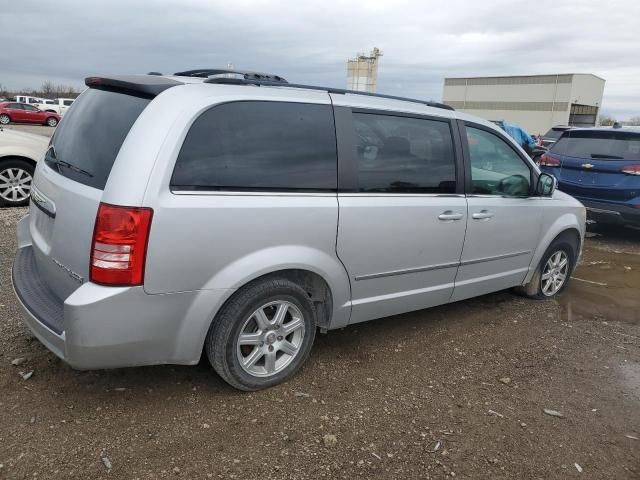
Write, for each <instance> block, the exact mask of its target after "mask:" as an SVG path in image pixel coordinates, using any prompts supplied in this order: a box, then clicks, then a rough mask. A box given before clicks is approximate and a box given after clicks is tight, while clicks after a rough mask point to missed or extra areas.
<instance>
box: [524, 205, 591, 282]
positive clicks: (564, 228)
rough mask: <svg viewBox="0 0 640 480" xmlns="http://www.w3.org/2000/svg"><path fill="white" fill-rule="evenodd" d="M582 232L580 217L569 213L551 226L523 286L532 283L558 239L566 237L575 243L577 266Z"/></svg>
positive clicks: (535, 254)
mask: <svg viewBox="0 0 640 480" xmlns="http://www.w3.org/2000/svg"><path fill="white" fill-rule="evenodd" d="M582 231H583V230H582V228H581V226H580V222H579V220H578V217H577V216H576V215H574V214H570V213H567V214H565V215H562V216H560V217H559V218H558V219H556V221H555V222H554V223H553V224H552V225H551V227H549V228H548V229H547V231H546V233H545V234H544V235H543V236H542V238H541V240H540V242H539V243H538V248H537V249H536V251H535V253H534V255H533V257H532V258H531V263H530V264H529V273H528V274H527V276H526V277H525V279H524V281H523V282H522V285H526V284H527V283H529V282H530V281H531V278H532V277H533V275H534V274H535V272H536V269H537V268H538V264H539V263H540V260H541V259H542V256H543V255H544V253H545V252H546V251H547V249H548V248H549V246H550V245H551V244H552V243H553V242H554V241H556V239H558V238H563V237H566V238H567V239H568V240H570V241H571V242H572V243H573V245H575V254H576V258H575V262H574V263H575V264H577V262H578V258H579V257H580V252H581V249H582V242H583V234H582ZM575 264H574V268H575Z"/></svg>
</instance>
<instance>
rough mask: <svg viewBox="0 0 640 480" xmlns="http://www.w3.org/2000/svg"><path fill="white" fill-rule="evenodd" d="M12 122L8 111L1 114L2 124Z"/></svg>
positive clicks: (0, 120)
mask: <svg viewBox="0 0 640 480" xmlns="http://www.w3.org/2000/svg"><path fill="white" fill-rule="evenodd" d="M9 123H11V118H9V115H7V114H6V113H3V114H2V115H0V125H9Z"/></svg>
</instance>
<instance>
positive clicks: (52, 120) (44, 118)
mask: <svg viewBox="0 0 640 480" xmlns="http://www.w3.org/2000/svg"><path fill="white" fill-rule="evenodd" d="M59 121H60V115H58V114H57V113H54V112H43V111H42V110H40V109H38V108H37V107H34V106H33V105H29V104H27V103H20V102H1V103H0V125H7V124H8V123H10V122H14V123H37V124H38V125H49V126H50V127H55V126H56V125H58V122H59Z"/></svg>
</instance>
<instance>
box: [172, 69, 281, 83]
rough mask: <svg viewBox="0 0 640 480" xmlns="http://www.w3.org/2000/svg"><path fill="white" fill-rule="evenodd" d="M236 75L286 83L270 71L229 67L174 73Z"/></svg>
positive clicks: (193, 75)
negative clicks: (251, 70)
mask: <svg viewBox="0 0 640 480" xmlns="http://www.w3.org/2000/svg"><path fill="white" fill-rule="evenodd" d="M230 74H233V75H238V76H240V77H242V79H243V80H259V81H268V82H277V83H287V81H286V80H285V78H284V77H281V76H280V75H274V74H272V73H260V72H246V71H242V70H233V69H231V68H200V69H196V70H185V71H184V72H176V73H174V75H175V76H177V77H199V78H207V77H211V76H214V75H230Z"/></svg>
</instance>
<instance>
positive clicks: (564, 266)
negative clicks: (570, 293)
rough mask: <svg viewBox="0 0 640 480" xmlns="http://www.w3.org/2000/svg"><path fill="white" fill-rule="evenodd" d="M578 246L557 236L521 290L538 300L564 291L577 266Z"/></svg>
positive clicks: (565, 238)
mask: <svg viewBox="0 0 640 480" xmlns="http://www.w3.org/2000/svg"><path fill="white" fill-rule="evenodd" d="M576 248H577V247H576V245H573V243H572V242H570V241H569V239H568V238H567V237H562V236H561V237H559V238H556V239H555V240H554V241H553V242H552V243H551V245H549V248H547V251H546V252H545V253H544V255H543V256H542V259H541V260H540V264H539V265H538V268H537V269H536V271H535V273H534V274H533V277H532V278H531V280H530V281H529V283H527V284H526V285H524V286H523V287H521V288H520V289H519V291H520V292H521V293H523V294H524V295H526V296H527V297H529V298H534V299H537V300H547V299H549V298H554V297H555V296H556V295H559V294H560V293H562V291H563V290H564V289H565V288H566V286H567V284H568V283H569V279H570V278H571V273H572V272H573V268H574V266H575V261H576V256H577V252H576Z"/></svg>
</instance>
